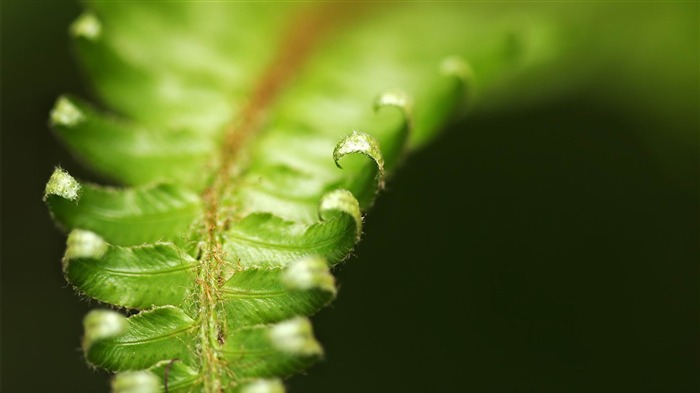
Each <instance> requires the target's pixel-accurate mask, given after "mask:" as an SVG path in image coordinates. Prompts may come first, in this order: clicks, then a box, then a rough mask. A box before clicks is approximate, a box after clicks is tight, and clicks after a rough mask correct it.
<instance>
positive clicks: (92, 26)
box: [70, 12, 102, 41]
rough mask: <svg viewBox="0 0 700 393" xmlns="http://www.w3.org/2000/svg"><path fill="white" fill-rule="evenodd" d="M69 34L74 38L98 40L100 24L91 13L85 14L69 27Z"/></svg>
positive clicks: (100, 30)
mask: <svg viewBox="0 0 700 393" xmlns="http://www.w3.org/2000/svg"><path fill="white" fill-rule="evenodd" d="M70 33H71V34H72V35H73V36H74V37H83V38H86V39H88V40H91V41H94V40H96V39H98V38H100V34H101V33H102V23H100V20H99V19H97V16H95V14H93V13H92V12H85V13H83V14H82V15H80V16H79V17H78V19H76V20H75V22H73V24H72V25H71V26H70Z"/></svg>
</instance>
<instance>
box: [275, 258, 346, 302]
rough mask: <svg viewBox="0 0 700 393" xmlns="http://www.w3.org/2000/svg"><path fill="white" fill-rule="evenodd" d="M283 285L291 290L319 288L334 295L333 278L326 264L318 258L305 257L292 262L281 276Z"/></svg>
mask: <svg viewBox="0 0 700 393" xmlns="http://www.w3.org/2000/svg"><path fill="white" fill-rule="evenodd" d="M282 282H283V284H284V285H285V286H286V287H288V288H291V289H298V290H309V289H314V288H320V289H323V290H325V291H328V292H333V293H335V277H333V275H332V274H331V272H330V271H329V270H328V263H327V262H326V260H325V259H323V258H322V257H319V256H307V257H305V258H302V259H299V260H297V261H296V262H292V263H291V264H290V265H289V266H288V267H287V269H286V270H285V272H284V274H283V276H282Z"/></svg>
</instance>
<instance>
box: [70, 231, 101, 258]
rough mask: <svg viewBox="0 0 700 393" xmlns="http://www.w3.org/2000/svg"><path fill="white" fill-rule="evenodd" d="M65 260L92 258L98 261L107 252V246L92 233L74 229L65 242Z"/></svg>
mask: <svg viewBox="0 0 700 393" xmlns="http://www.w3.org/2000/svg"><path fill="white" fill-rule="evenodd" d="M66 245H67V247H66V254H65V257H64V258H65V259H66V260H69V259H75V258H93V259H100V258H102V256H103V255H104V254H105V252H107V248H108V247H109V245H108V244H107V242H106V241H104V239H102V238H101V237H100V236H98V235H97V234H96V233H94V232H90V231H85V230H82V229H75V230H73V231H71V233H70V234H69V235H68V240H67V241H66Z"/></svg>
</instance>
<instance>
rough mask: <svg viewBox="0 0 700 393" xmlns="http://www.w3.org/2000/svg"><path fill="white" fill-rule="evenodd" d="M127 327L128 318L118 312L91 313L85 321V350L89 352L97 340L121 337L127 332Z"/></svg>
mask: <svg viewBox="0 0 700 393" xmlns="http://www.w3.org/2000/svg"><path fill="white" fill-rule="evenodd" d="M127 325H128V321H127V320H126V317H125V316H123V315H122V314H120V313H118V312H116V311H110V310H93V311H90V312H89V313H88V314H87V315H86V316H85V319H83V328H84V329H85V336H84V337H83V350H85V351H87V350H88V348H89V347H90V346H91V345H92V343H93V342H95V341H97V340H102V339H106V338H110V337H115V336H119V335H121V334H122V333H124V332H125V331H126V328H127Z"/></svg>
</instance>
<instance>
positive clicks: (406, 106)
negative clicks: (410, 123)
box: [374, 89, 413, 115]
mask: <svg viewBox="0 0 700 393" xmlns="http://www.w3.org/2000/svg"><path fill="white" fill-rule="evenodd" d="M385 106H392V107H395V108H399V109H401V110H402V111H403V112H404V114H406V115H407V114H408V113H409V112H410V111H411V108H412V107H413V100H412V99H411V97H409V95H408V94H407V93H406V92H405V91H403V90H400V89H391V90H387V91H385V92H383V93H382V94H380V95H378V96H377V98H376V99H375V100H374V110H375V111H377V110H379V109H380V108H383V107H385Z"/></svg>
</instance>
